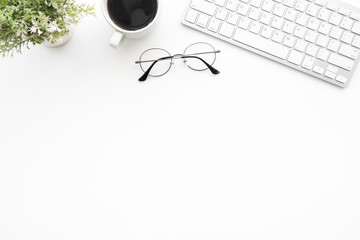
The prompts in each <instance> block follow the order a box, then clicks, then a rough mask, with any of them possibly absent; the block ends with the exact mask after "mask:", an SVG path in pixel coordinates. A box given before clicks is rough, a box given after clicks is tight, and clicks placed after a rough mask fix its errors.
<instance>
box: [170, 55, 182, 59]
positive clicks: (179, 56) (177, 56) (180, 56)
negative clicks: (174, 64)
mask: <svg viewBox="0 0 360 240" xmlns="http://www.w3.org/2000/svg"><path fill="white" fill-rule="evenodd" d="M183 56H184V55H183V54H175V55H174V56H173V57H172V58H173V59H180V58H182V57H183Z"/></svg>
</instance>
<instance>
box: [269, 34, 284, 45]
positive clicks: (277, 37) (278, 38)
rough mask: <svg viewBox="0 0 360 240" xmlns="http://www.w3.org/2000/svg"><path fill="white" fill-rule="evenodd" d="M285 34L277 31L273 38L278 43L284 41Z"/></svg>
mask: <svg viewBox="0 0 360 240" xmlns="http://www.w3.org/2000/svg"><path fill="white" fill-rule="evenodd" d="M284 37H285V34H284V33H283V32H281V31H275V32H274V35H273V38H272V40H273V41H274V42H277V43H282V41H283V40H284Z"/></svg>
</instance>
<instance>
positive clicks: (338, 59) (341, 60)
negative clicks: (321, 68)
mask: <svg viewBox="0 0 360 240" xmlns="http://www.w3.org/2000/svg"><path fill="white" fill-rule="evenodd" d="M328 62H329V63H331V64H334V65H335V66H338V67H341V68H343V69H345V70H348V71H351V69H352V68H353V66H354V63H355V62H354V61H353V60H350V59H349V58H347V57H343V56H340V55H338V54H335V53H332V54H331V55H330V57H329V60H328Z"/></svg>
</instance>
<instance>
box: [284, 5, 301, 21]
mask: <svg viewBox="0 0 360 240" xmlns="http://www.w3.org/2000/svg"><path fill="white" fill-rule="evenodd" d="M297 14H298V13H297V12H296V11H295V10H293V9H292V8H289V9H288V10H286V12H285V16H284V18H285V19H287V20H289V21H291V22H292V21H294V20H295V18H296V16H297Z"/></svg>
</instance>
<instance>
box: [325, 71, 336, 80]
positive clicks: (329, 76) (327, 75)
mask: <svg viewBox="0 0 360 240" xmlns="http://www.w3.org/2000/svg"><path fill="white" fill-rule="evenodd" d="M324 75H325V77H328V78H330V79H335V77H336V74H335V73H333V72H330V71H326V72H325V74H324Z"/></svg>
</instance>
